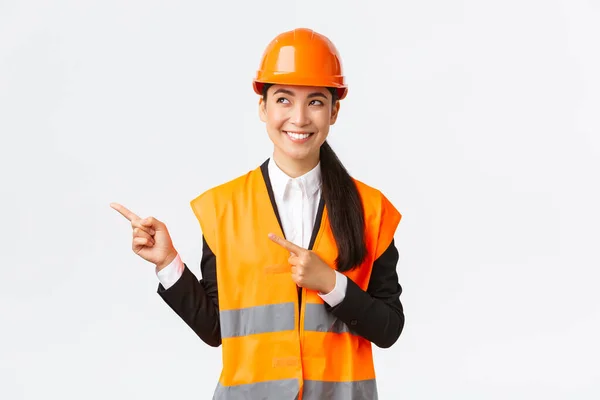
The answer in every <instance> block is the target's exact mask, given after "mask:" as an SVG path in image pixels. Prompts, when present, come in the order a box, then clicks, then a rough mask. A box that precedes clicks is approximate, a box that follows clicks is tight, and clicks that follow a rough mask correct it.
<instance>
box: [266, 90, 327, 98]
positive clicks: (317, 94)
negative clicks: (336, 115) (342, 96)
mask: <svg viewBox="0 0 600 400" xmlns="http://www.w3.org/2000/svg"><path fill="white" fill-rule="evenodd" d="M277 93H283V94H287V95H288V96H292V97H293V96H295V94H294V92H292V91H291V90H288V89H277V90H276V91H275V93H273V95H276V94H277ZM307 97H308V98H309V99H311V98H313V97H322V98H324V99H325V100H327V96H325V95H324V94H323V93H321V92H313V93H311V94H309V95H308V96H307Z"/></svg>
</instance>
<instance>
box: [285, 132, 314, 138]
mask: <svg viewBox="0 0 600 400" xmlns="http://www.w3.org/2000/svg"><path fill="white" fill-rule="evenodd" d="M285 133H286V134H287V135H288V136H289V137H291V138H292V139H296V140H302V139H306V138H307V137H309V136H310V133H293V132H285Z"/></svg>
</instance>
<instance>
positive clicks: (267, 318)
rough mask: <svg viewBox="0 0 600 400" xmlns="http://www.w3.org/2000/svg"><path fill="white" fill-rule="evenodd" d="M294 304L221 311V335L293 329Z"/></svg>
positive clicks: (223, 336)
mask: <svg viewBox="0 0 600 400" xmlns="http://www.w3.org/2000/svg"><path fill="white" fill-rule="evenodd" d="M294 306H295V303H281V304H269V305H266V306H256V307H248V308H241V309H239V310H224V311H221V312H220V321H221V337H222V338H231V337H237V336H246V335H252V334H255V333H267V332H280V331H291V330H294V329H295V324H294V322H295V321H294V316H295V312H294Z"/></svg>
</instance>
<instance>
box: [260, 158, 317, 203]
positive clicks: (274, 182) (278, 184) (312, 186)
mask: <svg viewBox="0 0 600 400" xmlns="http://www.w3.org/2000/svg"><path fill="white" fill-rule="evenodd" d="M268 168H269V179H270V180H271V187H272V188H273V194H275V196H276V197H278V198H282V197H283V195H284V194H285V191H286V189H287V187H288V185H289V184H290V183H291V182H292V181H296V182H297V183H298V184H299V185H300V188H301V189H302V190H303V191H304V192H305V193H306V196H307V197H309V198H310V197H312V196H313V195H314V194H315V193H317V191H318V190H319V189H320V188H321V162H319V163H318V164H317V165H316V166H315V167H314V168H313V169H311V170H310V171H308V172H307V173H306V174H304V175H302V176H299V177H297V178H291V177H289V176H288V175H287V174H286V173H285V172H283V171H282V170H281V168H279V166H278V165H277V164H276V163H275V160H273V158H272V157H271V159H270V160H269V165H268Z"/></svg>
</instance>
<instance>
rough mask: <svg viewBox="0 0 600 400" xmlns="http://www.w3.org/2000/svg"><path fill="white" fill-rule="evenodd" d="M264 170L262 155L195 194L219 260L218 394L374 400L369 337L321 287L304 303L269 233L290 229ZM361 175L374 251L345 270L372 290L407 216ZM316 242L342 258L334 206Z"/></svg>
mask: <svg viewBox="0 0 600 400" xmlns="http://www.w3.org/2000/svg"><path fill="white" fill-rule="evenodd" d="M266 170H267V168H266V164H263V166H262V167H261V168H257V169H255V170H253V171H251V172H249V173H248V174H246V175H244V176H241V177H239V178H237V179H235V180H233V181H231V182H228V183H226V184H223V185H220V186H217V187H215V188H213V189H211V190H209V191H207V192H205V193H203V194H202V195H200V196H198V197H197V198H195V199H194V200H192V201H191V206H192V210H193V211H194V214H195V215H196V217H197V218H198V221H199V222H200V226H201V229H202V233H203V236H204V238H205V239H206V242H207V244H208V246H209V247H210V249H211V250H212V252H213V253H214V254H215V257H216V260H217V262H216V266H217V282H218V293H219V311H220V322H221V327H220V328H221V337H222V352H223V357H222V360H223V370H222V372H221V376H220V378H219V384H218V385H217V388H216V390H215V394H214V399H216V400H237V399H240V400H242V399H264V400H267V399H273V400H288V399H289V400H293V399H295V398H296V397H297V398H298V400H375V399H377V387H376V381H375V369H374V365H373V357H372V350H371V342H369V341H368V340H366V339H364V338H363V337H361V336H359V335H357V334H356V333H354V332H352V330H351V329H349V327H348V326H347V325H346V324H345V323H344V322H342V321H340V320H339V319H338V318H336V317H335V316H334V315H332V314H331V313H329V312H328V311H327V309H326V308H325V305H324V304H323V300H322V299H321V298H320V297H319V296H318V293H317V292H316V291H312V290H307V289H303V290H302V304H298V292H297V286H296V284H295V283H294V282H293V281H292V279H291V276H290V272H291V271H290V268H289V263H288V258H289V252H287V251H286V250H285V249H283V248H281V247H280V246H278V245H277V244H275V243H273V242H272V241H271V240H269V239H268V236H267V235H268V233H271V232H272V233H275V234H277V235H279V236H281V237H284V234H283V230H282V229H281V226H280V225H279V221H278V219H277V215H276V213H275V210H274V208H273V207H274V205H273V204H272V202H271V198H270V197H271V196H270V194H272V193H270V192H269V186H268V177H265V176H264V175H263V174H264V173H265V171H266ZM355 183H356V186H357V189H358V191H359V193H360V196H361V199H362V202H363V206H364V210H365V218H364V221H365V234H366V235H365V236H366V237H365V241H366V244H367V251H368V256H367V258H366V259H365V261H364V263H363V264H362V265H361V266H360V267H359V268H356V269H353V270H352V271H347V272H344V273H343V274H344V275H346V276H347V277H348V279H351V280H352V281H353V282H354V283H356V284H357V285H358V286H359V287H360V288H361V289H362V290H367V287H368V284H369V279H370V275H371V270H372V267H373V262H374V260H375V259H377V258H378V257H379V256H380V255H381V254H382V253H383V252H384V251H385V249H387V247H388V246H389V244H390V243H391V241H392V239H393V236H394V232H395V230H396V226H397V225H398V223H399V221H400V217H401V216H400V213H398V212H397V210H396V209H395V208H394V207H393V206H392V205H391V203H389V201H388V200H387V199H386V198H385V197H384V196H383V195H382V194H381V193H380V192H379V191H377V190H375V189H372V188H370V187H368V186H366V185H364V184H363V183H361V182H359V181H356V180H355ZM312 251H313V252H314V253H316V254H317V255H318V256H319V257H320V258H321V259H322V260H323V261H324V262H325V263H326V264H328V265H331V266H333V265H335V260H336V258H337V247H336V244H335V239H334V237H333V233H332V231H331V227H330V225H329V220H328V210H327V207H325V208H324V210H323V213H322V217H321V224H320V229H319V231H318V232H317V234H316V235H315V236H314V246H313V248H312ZM300 391H301V392H302V393H300Z"/></svg>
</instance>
